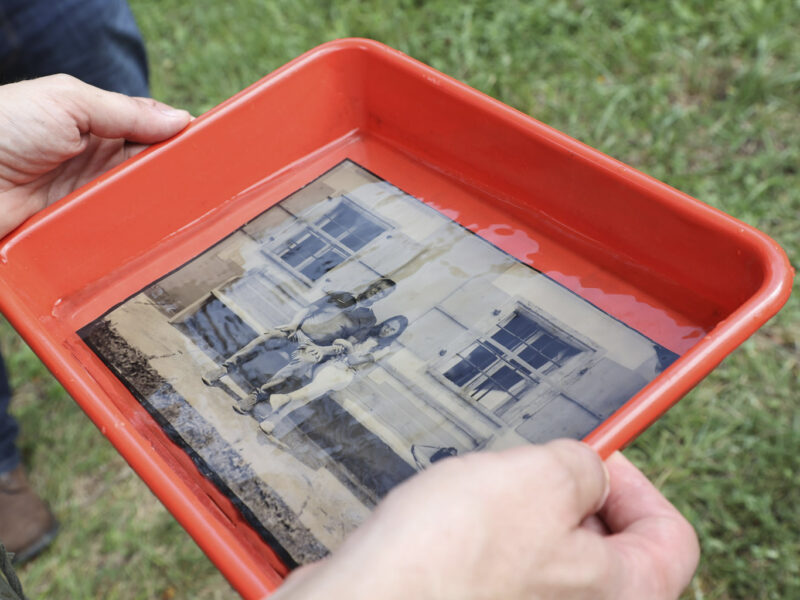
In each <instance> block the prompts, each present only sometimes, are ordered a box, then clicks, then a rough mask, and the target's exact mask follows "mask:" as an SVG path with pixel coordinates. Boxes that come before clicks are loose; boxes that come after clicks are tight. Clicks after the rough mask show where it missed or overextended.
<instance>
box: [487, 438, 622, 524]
mask: <svg viewBox="0 0 800 600" xmlns="http://www.w3.org/2000/svg"><path fill="white" fill-rule="evenodd" d="M497 456H498V457H499V458H500V463H499V464H500V465H501V466H502V469H503V476H504V477H513V479H514V481H516V482H517V483H516V485H517V486H518V487H520V489H539V490H546V493H541V494H539V495H538V497H537V500H538V502H539V503H540V504H541V505H542V508H543V510H546V511H547V512H548V513H550V514H551V517H552V521H553V522H554V523H557V524H558V525H559V527H561V528H564V529H573V528H575V527H577V526H578V525H579V524H580V523H581V522H582V521H583V520H584V519H585V518H586V517H587V516H588V515H590V514H592V513H594V512H596V511H597V510H598V509H599V507H600V506H602V504H603V501H604V500H605V498H606V495H607V494H608V476H607V474H606V471H605V467H604V465H603V461H602V460H601V459H600V457H599V456H598V455H597V453H595V451H594V450H592V449H591V448H589V446H587V445H586V444H583V443H581V442H577V441H575V440H556V441H553V442H549V443H547V444H544V445H540V446H520V447H517V448H512V449H510V450H505V451H503V452H500V453H498V455H497Z"/></svg>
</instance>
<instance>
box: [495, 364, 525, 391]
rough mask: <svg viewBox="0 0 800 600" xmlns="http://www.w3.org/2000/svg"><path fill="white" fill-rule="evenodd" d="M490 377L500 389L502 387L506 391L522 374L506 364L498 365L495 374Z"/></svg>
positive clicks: (520, 379) (518, 380)
mask: <svg viewBox="0 0 800 600" xmlns="http://www.w3.org/2000/svg"><path fill="white" fill-rule="evenodd" d="M492 379H493V380H494V381H495V382H496V383H497V385H498V386H499V388H500V389H504V390H506V391H507V392H508V391H510V390H511V388H512V387H514V386H515V385H516V384H518V383H519V382H520V381H522V376H521V375H520V374H519V373H517V372H516V371H515V370H514V369H512V368H511V367H509V366H508V365H505V366H502V367H500V368H499V369H498V370H497V371H496V372H495V374H494V375H492Z"/></svg>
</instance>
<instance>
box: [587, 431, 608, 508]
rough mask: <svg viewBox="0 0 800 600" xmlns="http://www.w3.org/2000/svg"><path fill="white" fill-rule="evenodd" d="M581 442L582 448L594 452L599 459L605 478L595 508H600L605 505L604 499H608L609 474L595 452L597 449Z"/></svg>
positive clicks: (604, 462) (603, 462) (604, 463)
mask: <svg viewBox="0 0 800 600" xmlns="http://www.w3.org/2000/svg"><path fill="white" fill-rule="evenodd" d="M581 444H583V447H584V448H586V449H587V450H589V452H591V453H592V454H594V455H595V456H596V457H597V458H598V459H599V460H600V465H601V466H602V468H603V477H604V479H605V485H604V487H603V495H602V497H601V499H600V503H599V504H598V505H597V510H600V509H601V508H603V506H604V505H605V503H606V500H608V495H609V494H610V493H611V475H610V474H609V472H608V467H607V466H606V461H604V460H603V459H602V458H601V457H600V455H599V454H598V453H597V451H596V450H595V449H594V448H592V447H591V446H590V445H589V444H587V443H586V442H581Z"/></svg>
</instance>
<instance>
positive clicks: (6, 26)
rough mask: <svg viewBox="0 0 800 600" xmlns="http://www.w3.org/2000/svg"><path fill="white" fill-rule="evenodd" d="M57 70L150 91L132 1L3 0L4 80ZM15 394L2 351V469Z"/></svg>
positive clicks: (0, 51) (134, 91)
mask: <svg viewBox="0 0 800 600" xmlns="http://www.w3.org/2000/svg"><path fill="white" fill-rule="evenodd" d="M54 73H68V74H69V75H73V76H75V77H77V78H78V79H81V80H83V81H85V82H87V83H91V84H92V85H96V86H97V87H100V88H103V89H107V90H112V91H115V92H121V93H123V94H128V95H133V96H148V95H149V89H148V82H147V57H146V55H145V50H144V43H143V42H142V37H141V35H140V34H139V29H138V28H137V26H136V22H135V21H134V18H133V15H132V14H131V11H130V8H128V4H127V2H125V0H0V84H2V83H9V82H12V81H18V80H20V79H30V78H34V77H42V76H44V75H52V74H54ZM0 135H2V132H0ZM10 399H11V389H10V387H9V384H8V376H7V375H6V370H5V366H4V364H3V359H2V356H0V473H5V472H7V471H10V470H11V469H13V468H14V467H16V466H17V464H19V460H20V456H19V451H18V450H17V448H16V445H15V440H16V437H17V431H18V427H17V422H16V421H15V420H14V418H13V417H12V416H11V415H10V414H9V413H8V404H9V401H10Z"/></svg>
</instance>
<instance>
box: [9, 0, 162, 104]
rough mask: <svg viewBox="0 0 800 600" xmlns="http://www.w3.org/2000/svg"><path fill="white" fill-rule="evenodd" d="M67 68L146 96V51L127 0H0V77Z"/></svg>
mask: <svg viewBox="0 0 800 600" xmlns="http://www.w3.org/2000/svg"><path fill="white" fill-rule="evenodd" d="M53 73H68V74H69V75H74V76H75V77H77V78H78V79H81V80H83V81H85V82H86V83H91V84H92V85H95V86H97V87H101V88H103V89H107V90H112V91H115V92H121V93H123V94H127V95H129V96H147V95H149V92H148V83H147V57H146V55H145V50H144V43H143V42H142V36H141V35H140V33H139V29H138V27H137V26H136V21H135V20H134V18H133V15H132V14H131V11H130V8H129V7H128V3H127V2H126V1H125V0H0V83H10V82H12V81H18V80H20V79H31V78H34V77H42V76H44V75H51V74H53Z"/></svg>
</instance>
